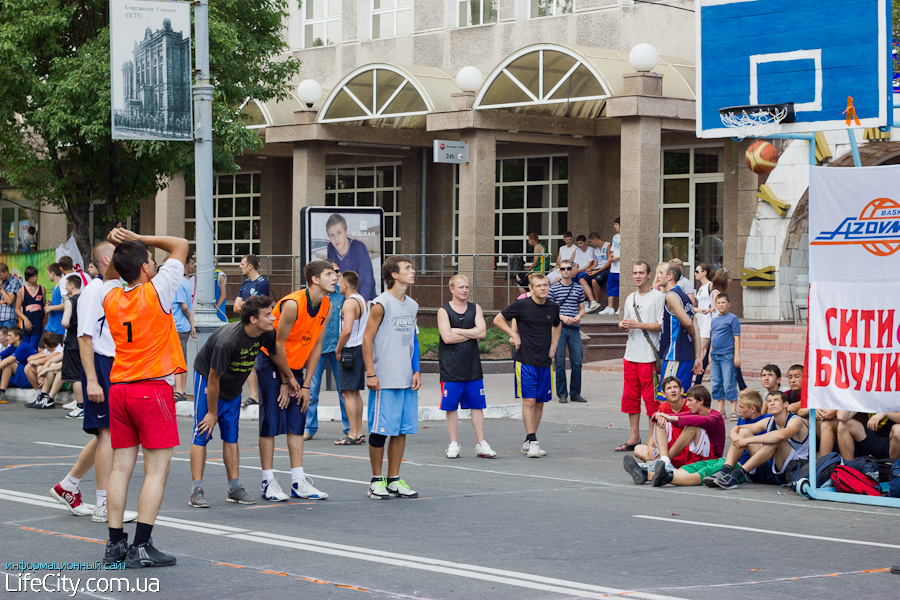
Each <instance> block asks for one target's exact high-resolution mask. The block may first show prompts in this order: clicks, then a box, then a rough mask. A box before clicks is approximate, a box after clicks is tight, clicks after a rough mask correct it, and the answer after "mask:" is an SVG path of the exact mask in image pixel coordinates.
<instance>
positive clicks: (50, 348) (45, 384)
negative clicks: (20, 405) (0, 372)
mask: <svg viewBox="0 0 900 600" xmlns="http://www.w3.org/2000/svg"><path fill="white" fill-rule="evenodd" d="M41 344H42V345H43V350H41V351H39V352H38V353H37V354H35V355H34V356H31V357H30V358H29V360H28V365H26V367H25V376H26V377H28V381H29V382H31V387H33V388H34V389H35V390H37V392H38V395H37V397H36V398H35V399H34V400H32V401H31V402H28V403H27V404H25V407H26V408H55V407H56V395H57V394H58V393H59V390H60V389H62V385H63V381H62V377H61V374H62V372H61V371H62V358H63V347H62V345H60V336H58V335H57V334H55V333H53V332H52V331H45V332H44V335H42V336H41Z"/></svg>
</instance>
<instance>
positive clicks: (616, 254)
mask: <svg viewBox="0 0 900 600" xmlns="http://www.w3.org/2000/svg"><path fill="white" fill-rule="evenodd" d="M612 255H613V258H621V256H622V238H621V237H620V236H619V234H618V233H617V234H616V235H614V236H613V239H612ZM621 268H622V261H621V260H617V261H616V262H614V263H612V264H611V265H609V272H610V273H618V272H619V271H620V269H621Z"/></svg>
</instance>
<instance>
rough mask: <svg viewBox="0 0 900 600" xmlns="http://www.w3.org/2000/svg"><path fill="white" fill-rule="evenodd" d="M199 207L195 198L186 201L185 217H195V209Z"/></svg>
mask: <svg viewBox="0 0 900 600" xmlns="http://www.w3.org/2000/svg"><path fill="white" fill-rule="evenodd" d="M196 209H197V201H196V200H195V199H194V198H191V199H189V200H185V201H184V218H185V219H193V218H194V214H195V213H194V211H195V210H196Z"/></svg>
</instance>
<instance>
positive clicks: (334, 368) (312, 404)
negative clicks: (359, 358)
mask: <svg viewBox="0 0 900 600" xmlns="http://www.w3.org/2000/svg"><path fill="white" fill-rule="evenodd" d="M326 362H327V363H328V366H329V367H330V368H331V374H332V375H334V380H335V385H336V386H337V389H338V400H340V401H341V421H342V422H343V423H344V435H347V434H348V433H349V432H350V420H349V419H348V418H347V410H346V409H345V408H344V395H343V394H341V382H340V380H339V377H340V376H341V372H340V371H339V370H338V369H340V368H341V365H339V364H338V361H337V357H336V356H335V355H334V352H323V353H322V356H320V357H319V364H317V365H316V370H315V372H314V373H313V377H312V381H310V382H309V408H307V409H306V432H307V433H309V435H316V432H317V431H319V415H318V411H317V410H316V409H317V408H318V406H319V390H320V389H321V387H322V373H323V371H325V363H326Z"/></svg>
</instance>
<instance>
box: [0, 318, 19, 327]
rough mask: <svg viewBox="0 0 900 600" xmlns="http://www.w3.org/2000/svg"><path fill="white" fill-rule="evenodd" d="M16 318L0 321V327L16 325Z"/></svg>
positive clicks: (17, 321)
mask: <svg viewBox="0 0 900 600" xmlns="http://www.w3.org/2000/svg"><path fill="white" fill-rule="evenodd" d="M18 323H19V320H18V319H7V320H6V321H0V327H6V328H7V329H12V328H13V327H15V326H16V325H18Z"/></svg>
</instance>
